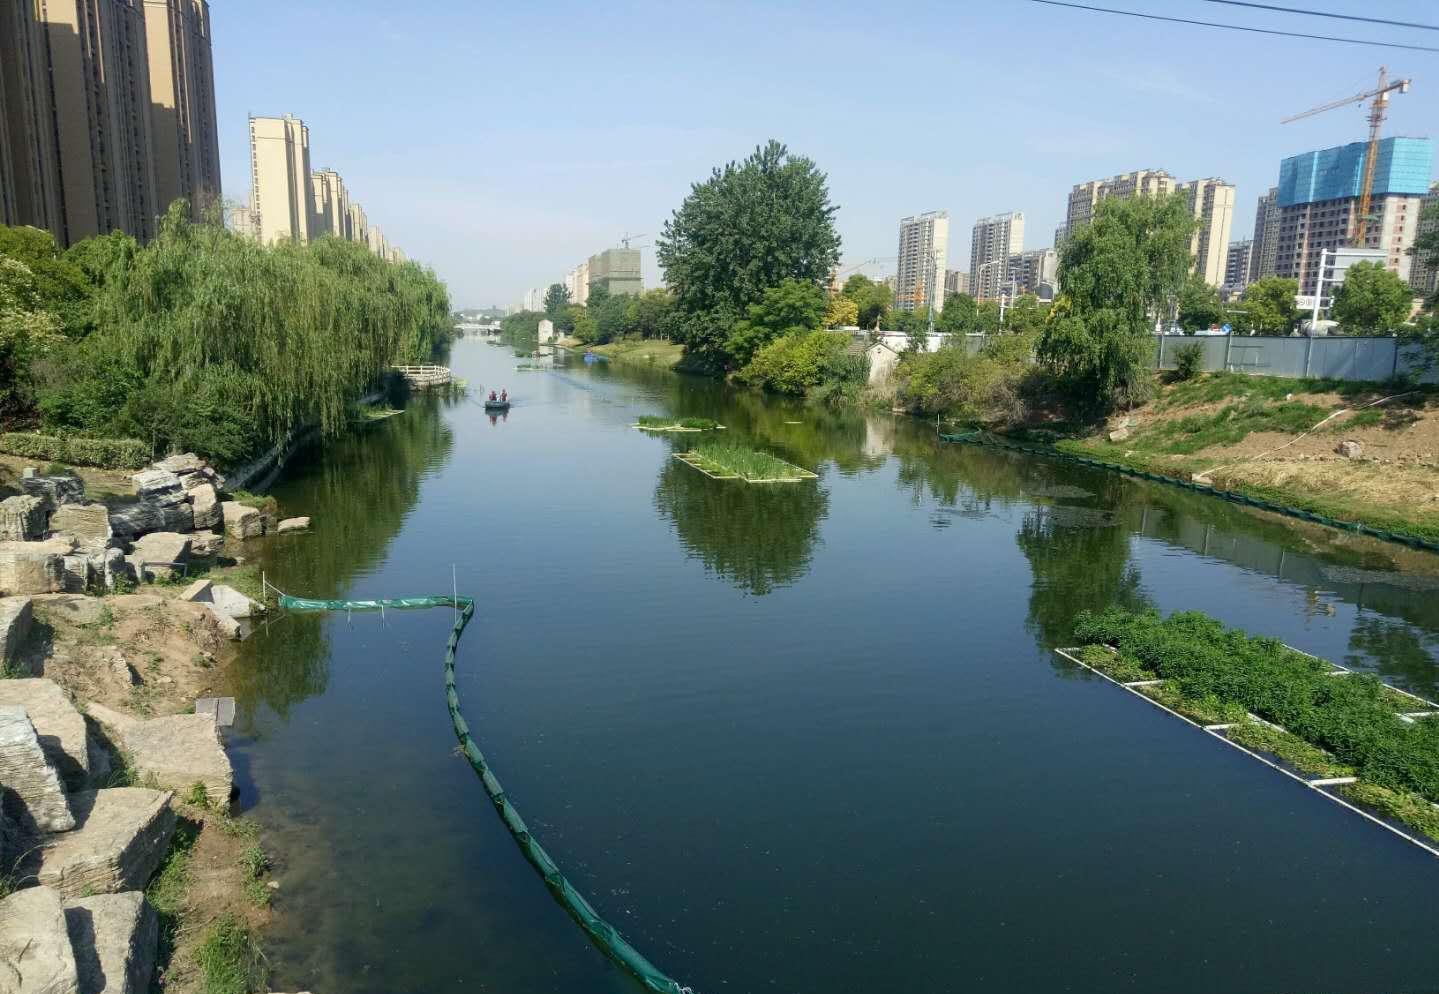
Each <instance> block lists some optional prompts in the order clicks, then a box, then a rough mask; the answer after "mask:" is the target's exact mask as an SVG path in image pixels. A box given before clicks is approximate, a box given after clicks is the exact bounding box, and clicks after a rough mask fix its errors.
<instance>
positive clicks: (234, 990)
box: [195, 915, 268, 994]
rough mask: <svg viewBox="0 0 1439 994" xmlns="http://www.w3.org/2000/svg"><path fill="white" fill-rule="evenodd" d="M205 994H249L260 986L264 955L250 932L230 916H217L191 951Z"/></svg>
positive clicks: (263, 981)
mask: <svg viewBox="0 0 1439 994" xmlns="http://www.w3.org/2000/svg"><path fill="white" fill-rule="evenodd" d="M195 962H196V963H198V964H199V966H200V972H201V973H202V974H203V976H204V985H205V986H204V988H203V989H204V992H205V994H252V992H254V991H260V990H263V989H264V984H265V978H266V974H267V972H268V971H267V970H266V968H265V958H264V956H263V955H261V953H260V947H259V946H258V945H257V944H256V942H255V937H254V935H253V934H252V933H251V932H250V929H249V927H248V926H247V925H245V923H244V922H242V921H240V920H239V919H238V918H236V917H235V916H234V915H221V916H220V917H219V918H217V919H215V920H214V921H213V922H211V923H210V926H209V928H207V929H206V930H205V938H204V939H203V940H202V941H201V942H200V946H199V948H198V949H196V951H195Z"/></svg>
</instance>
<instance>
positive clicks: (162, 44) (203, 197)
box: [143, 0, 220, 220]
mask: <svg viewBox="0 0 1439 994" xmlns="http://www.w3.org/2000/svg"><path fill="white" fill-rule="evenodd" d="M143 2H144V11H145V37H146V44H147V47H148V54H149V74H150V137H151V141H152V143H153V145H154V160H155V195H156V197H157V199H158V200H159V204H160V209H161V210H164V209H165V208H167V207H168V206H169V205H170V203H171V202H172V201H174V200H175V199H177V198H179V197H183V198H185V199H186V200H187V201H189V204H190V214H191V217H193V218H194V219H196V220H199V219H201V218H202V217H203V216H204V214H205V212H206V211H207V210H209V209H210V208H211V207H212V206H213V205H215V204H217V203H218V202H219V199H220V139H219V137H218V134H217V131H216V123H215V73H214V67H213V64H212V61H211V54H210V8H209V4H208V3H207V2H206V0H143Z"/></svg>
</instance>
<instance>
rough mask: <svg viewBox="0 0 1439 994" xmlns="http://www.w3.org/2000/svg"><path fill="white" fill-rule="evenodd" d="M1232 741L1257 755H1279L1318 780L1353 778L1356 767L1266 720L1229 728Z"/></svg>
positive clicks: (1246, 722)
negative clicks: (1325, 778) (1263, 753)
mask: <svg viewBox="0 0 1439 994" xmlns="http://www.w3.org/2000/svg"><path fill="white" fill-rule="evenodd" d="M1228 734H1229V740H1230V741H1231V742H1235V743H1237V744H1239V745H1242V746H1245V747H1246V748H1249V749H1253V750H1255V751H1256V752H1267V753H1269V754H1270V755H1272V756H1277V757H1279V758H1280V759H1282V760H1283V761H1284V762H1286V763H1288V764H1289V765H1290V766H1292V767H1294V768H1295V769H1296V770H1298V771H1299V772H1300V773H1307V774H1308V775H1310V776H1314V777H1352V776H1353V775H1354V767H1352V766H1346V765H1345V764H1343V763H1341V762H1339V761H1338V760H1337V759H1335V758H1334V757H1333V756H1331V755H1330V754H1329V753H1327V752H1325V751H1324V750H1323V749H1319V748H1316V747H1315V746H1312V745H1310V744H1309V743H1308V742H1305V741H1304V740H1303V739H1301V738H1300V737H1299V736H1297V735H1294V734H1292V733H1290V732H1286V731H1284V730H1283V729H1279V728H1275V727H1274V726H1273V725H1266V724H1265V723H1264V722H1262V721H1254V720H1253V719H1247V720H1245V721H1241V722H1239V723H1238V724H1237V725H1235V726H1234V727H1233V728H1231V729H1229V733H1228Z"/></svg>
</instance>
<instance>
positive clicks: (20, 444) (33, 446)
mask: <svg viewBox="0 0 1439 994" xmlns="http://www.w3.org/2000/svg"><path fill="white" fill-rule="evenodd" d="M0 452H7V453H9V454H10V455H12V456H22V457H24V458H26V459H36V460H40V459H44V460H46V461H49V462H63V463H71V464H74V465H77V466H98V467H100V468H101V469H140V468H141V467H143V466H145V465H146V464H148V463H149V462H150V458H151V453H150V447H149V446H148V445H146V444H145V443H144V442H141V441H138V440H136V439H133V438H77V437H60V436H57V435H36V434H31V433H29V432H5V433H3V434H0Z"/></svg>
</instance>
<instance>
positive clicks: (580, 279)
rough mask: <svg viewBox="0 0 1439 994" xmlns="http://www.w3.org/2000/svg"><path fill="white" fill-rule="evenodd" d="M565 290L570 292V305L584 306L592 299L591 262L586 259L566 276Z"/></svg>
mask: <svg viewBox="0 0 1439 994" xmlns="http://www.w3.org/2000/svg"><path fill="white" fill-rule="evenodd" d="M565 289H566V290H568V291H569V292H570V303H572V304H580V305H583V304H584V303H585V302H586V301H587V300H589V299H590V261H589V260H588V259H586V260H585V261H584V262H582V263H580V264H579V265H578V266H576V267H575V268H574V269H571V270H570V271H569V272H568V273H567V274H565Z"/></svg>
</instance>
